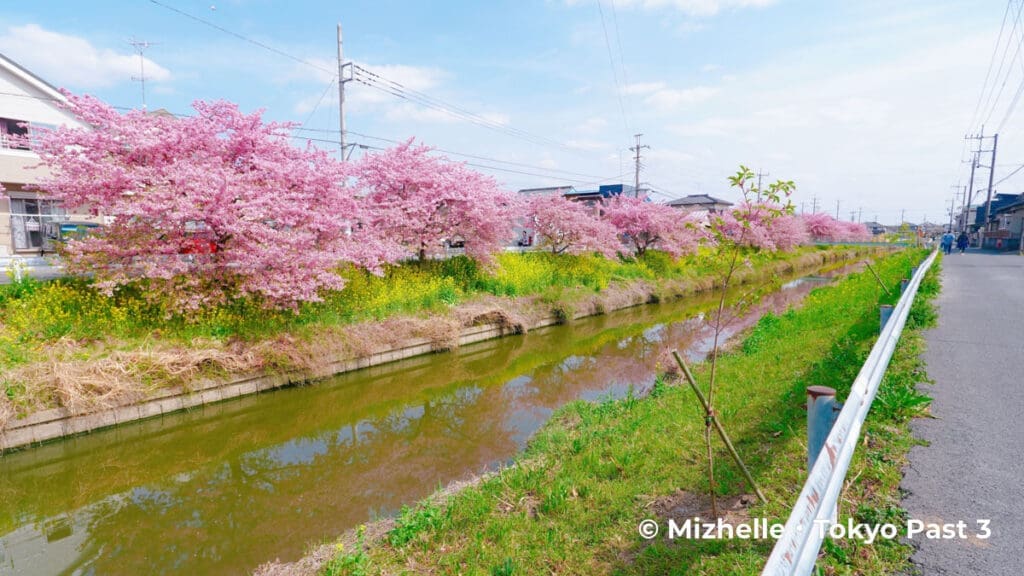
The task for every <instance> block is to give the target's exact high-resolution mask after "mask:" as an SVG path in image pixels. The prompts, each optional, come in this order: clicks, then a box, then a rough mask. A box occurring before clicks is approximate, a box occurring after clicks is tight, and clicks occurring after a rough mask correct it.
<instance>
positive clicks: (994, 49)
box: [960, 0, 1013, 161]
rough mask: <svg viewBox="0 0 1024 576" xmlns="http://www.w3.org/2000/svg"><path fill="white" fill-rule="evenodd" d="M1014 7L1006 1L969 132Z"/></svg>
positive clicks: (961, 158) (1011, 0) (1009, 0)
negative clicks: (1007, 19) (1011, 9)
mask: <svg viewBox="0 0 1024 576" xmlns="http://www.w3.org/2000/svg"><path fill="white" fill-rule="evenodd" d="M1011 6H1013V0H1007V1H1006V11H1005V12H1003V23H1002V24H1001V25H1000V26H999V36H998V37H996V44H995V46H993V47H992V57H991V58H989V61H988V71H987V72H985V81H984V82H982V83H981V93H980V94H978V102H977V103H976V104H975V105H974V112H973V113H972V114H971V122H970V125H969V126H968V127H967V129H968V131H970V130H972V129H973V128H974V126H975V120H977V117H978V112H979V111H981V101H982V100H983V99H984V98H985V91H986V90H987V89H988V80H989V77H990V76H991V75H992V66H994V65H995V63H996V54H997V53H998V52H999V45H1000V44H1001V43H1002V41H1003V30H1004V29H1005V28H1006V18H1007V17H1009V15H1010V7H1011ZM960 160H961V161H963V153H962V152H961V154H960Z"/></svg>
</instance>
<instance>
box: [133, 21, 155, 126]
mask: <svg viewBox="0 0 1024 576" xmlns="http://www.w3.org/2000/svg"><path fill="white" fill-rule="evenodd" d="M128 43H129V44H131V45H132V47H133V48H135V52H137V53H138V55H139V75H138V76H132V80H134V81H136V82H138V83H139V84H140V85H141V87H142V109H143V110H145V109H146V58H145V57H143V55H142V54H143V52H145V51H146V49H147V48H149V47H150V46H156V43H154V42H146V41H145V40H136V39H135V37H132V38H131V39H130V40H128Z"/></svg>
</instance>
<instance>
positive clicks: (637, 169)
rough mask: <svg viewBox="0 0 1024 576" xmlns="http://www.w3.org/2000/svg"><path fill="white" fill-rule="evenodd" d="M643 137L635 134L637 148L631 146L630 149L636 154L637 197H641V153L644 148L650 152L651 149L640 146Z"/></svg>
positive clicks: (635, 188)
mask: <svg viewBox="0 0 1024 576" xmlns="http://www.w3.org/2000/svg"><path fill="white" fill-rule="evenodd" d="M641 136H643V134H634V135H633V137H634V138H636V146H631V147H630V148H629V149H630V150H632V151H634V152H636V178H635V180H634V182H635V184H634V188H633V191H634V193H635V194H637V196H639V195H640V151H641V150H643V149H644V148H647V149H648V150H649V149H650V148H651V147H650V146H648V145H646V144H644V145H641V144H640V137H641Z"/></svg>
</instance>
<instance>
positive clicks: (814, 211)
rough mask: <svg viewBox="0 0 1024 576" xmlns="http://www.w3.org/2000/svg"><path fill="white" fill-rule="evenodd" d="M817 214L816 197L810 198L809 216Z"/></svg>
mask: <svg viewBox="0 0 1024 576" xmlns="http://www.w3.org/2000/svg"><path fill="white" fill-rule="evenodd" d="M817 213H818V197H817V196H811V214H817Z"/></svg>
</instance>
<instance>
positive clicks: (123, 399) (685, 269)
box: [0, 247, 867, 428]
mask: <svg viewBox="0 0 1024 576" xmlns="http://www.w3.org/2000/svg"><path fill="white" fill-rule="evenodd" d="M859 250H860V253H866V252H867V250H865V249H859ZM854 253H855V252H854V249H849V248H816V247H802V248H799V249H797V250H795V251H792V252H788V253H778V254H771V253H758V252H751V253H749V254H747V255H746V257H747V258H748V260H749V262H750V267H749V268H745V269H744V273H746V274H747V276H748V277H749V278H748V279H754V278H756V277H758V275H759V274H760V275H762V276H770V275H772V274H778V273H781V272H784V271H785V270H786V269H793V268H804V269H805V268H807V267H808V266H811V265H815V266H817V265H820V264H821V263H822V261H823V260H824V256H825V255H828V256H831V257H836V255H839V254H843V255H846V256H849V257H852V256H853V254H854ZM715 258H716V254H715V253H714V252H713V251H709V250H708V249H702V251H701V252H700V253H698V254H696V255H693V256H689V257H685V258H682V259H673V258H670V257H668V256H667V255H665V254H663V253H660V252H649V253H648V254H646V255H645V256H644V257H643V258H640V259H626V260H607V259H604V258H602V257H599V256H595V255H581V256H570V255H557V256H556V255H553V254H549V253H527V254H502V255H500V256H499V257H498V259H497V262H496V264H495V266H494V267H491V268H487V269H484V268H481V267H479V266H478V265H477V264H476V263H474V262H473V261H472V260H469V259H467V258H464V257H457V258H452V259H449V260H442V261H428V262H412V263H406V264H404V265H402V266H395V267H391V268H388V269H387V270H386V271H385V273H384V274H383V275H382V276H374V275H372V274H369V273H367V272H365V271H362V270H355V269H348V270H345V271H343V275H344V276H345V277H346V278H347V284H346V286H345V288H344V289H343V290H341V291H337V292H329V293H326V294H324V295H323V296H324V301H323V302H319V303H312V304H307V305H303V306H301V307H300V308H299V309H298V310H297V311H288V310H285V311H281V310H268V309H265V308H263V307H261V306H260V305H259V303H258V302H254V301H251V300H237V301H233V302H230V303H228V304H225V305H222V306H217V307H212V308H209V309H204V310H200V311H196V312H194V313H190V314H188V315H181V314H176V313H174V312H173V311H172V309H171V308H169V305H168V303H167V301H166V300H165V299H162V298H161V297H160V295H159V294H153V293H152V292H151V291H149V290H147V288H146V286H145V285H144V284H138V285H134V286H130V287H126V288H123V289H120V290H118V291H116V292H115V293H114V294H113V296H110V297H108V296H105V295H103V294H100V293H99V292H98V291H97V290H96V289H95V288H94V287H93V286H92V285H91V283H90V282H89V281H87V280H82V279H72V278H68V279H61V280H57V281H53V282H36V281H33V280H25V281H21V282H17V283H14V284H11V285H7V286H0V383H2V385H3V388H4V390H3V391H4V395H3V396H0V428H2V427H3V424H4V422H5V421H6V420H8V419H10V418H11V417H14V416H23V415H25V414H28V413H31V412H33V411H37V410H41V409H45V408H52V407H64V408H67V409H68V410H69V411H71V412H72V413H84V412H92V411H97V410H102V409H104V408H108V407H112V406H117V405H124V404H131V403H134V402H137V401H139V400H140V399H144V398H146V397H147V396H148V395H150V394H151V393H152V392H153V391H154V390H157V389H160V388H167V387H172V386H182V387H184V388H186V389H188V388H189V386H190V384H191V383H192V382H195V381H197V380H199V379H204V378H208V379H212V380H228V379H231V378H235V377H240V376H247V375H253V374H265V373H280V372H290V373H291V372H303V371H309V372H315V371H316V368H317V367H319V366H321V365H323V363H324V362H326V361H332V360H340V359H348V358H357V357H363V356H368V355H370V354H373V353H376V352H380V351H386V350H390V349H392V348H393V347H395V346H398V345H400V344H401V343H402V342H404V341H407V340H408V339H410V338H425V339H427V340H429V341H431V342H435V343H437V347H438V348H444V347H447V346H449V345H450V344H449V343H450V342H451V341H453V340H454V341H456V342H457V338H458V334H459V332H460V330H461V329H462V328H463V327H466V326H472V325H476V324H478V323H493V322H495V321H496V319H497V320H498V321H500V322H502V323H506V324H508V325H509V326H511V327H512V328H513V329H517V327H519V326H528V325H530V320H531V318H534V317H546V316H550V315H551V314H552V313H554V314H556V315H558V316H560V317H564V318H572V317H573V316H574V315H576V314H579V313H581V312H600V311H602V310H604V309H612V308H617V307H621V306H622V305H628V304H638V303H642V302H644V301H649V300H656V299H659V298H662V297H666V298H667V297H673V296H679V295H685V294H691V293H693V292H696V291H700V290H706V289H708V288H710V287H711V285H712V279H711V278H712V274H711V270H712V267H713V266H712V265H713V262H714V259H715Z"/></svg>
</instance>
